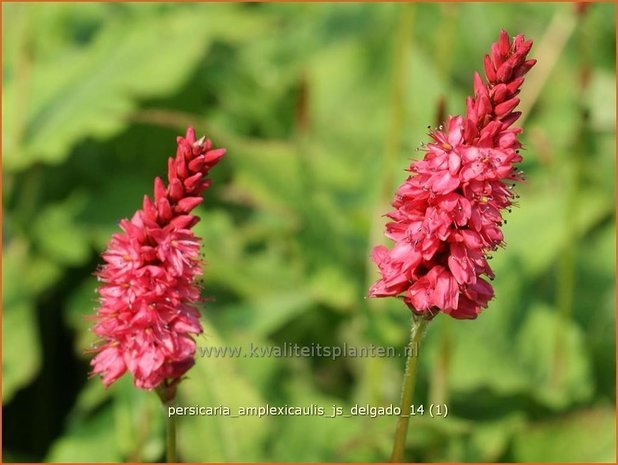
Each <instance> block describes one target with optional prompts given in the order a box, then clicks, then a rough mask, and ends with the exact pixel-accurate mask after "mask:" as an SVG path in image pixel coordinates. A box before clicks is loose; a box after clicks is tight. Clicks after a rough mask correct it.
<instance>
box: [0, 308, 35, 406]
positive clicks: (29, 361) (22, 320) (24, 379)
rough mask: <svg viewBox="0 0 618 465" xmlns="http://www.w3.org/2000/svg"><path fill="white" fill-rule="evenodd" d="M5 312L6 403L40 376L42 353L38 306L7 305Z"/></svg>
mask: <svg viewBox="0 0 618 465" xmlns="http://www.w3.org/2000/svg"><path fill="white" fill-rule="evenodd" d="M3 310H4V311H3V312H2V403H3V404H4V403H7V402H9V401H10V400H11V399H12V398H13V396H14V395H15V392H16V391H17V390H18V389H19V388H20V387H22V386H23V385H25V384H27V383H28V382H30V380H31V379H32V378H33V377H34V376H35V375H36V374H37V373H38V371H39V368H40V365H41V350H40V347H39V340H38V334H37V328H36V321H35V316H34V307H33V305H32V304H30V303H28V302H27V301H25V300H24V301H21V303H19V304H16V305H10V306H3Z"/></svg>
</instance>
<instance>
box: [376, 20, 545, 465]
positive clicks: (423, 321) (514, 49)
mask: <svg viewBox="0 0 618 465" xmlns="http://www.w3.org/2000/svg"><path fill="white" fill-rule="evenodd" d="M531 48H532V41H529V40H526V39H525V38H524V36H523V35H517V36H515V37H514V38H513V39H512V40H511V38H510V37H509V35H508V34H507V33H506V31H501V32H500V37H499V39H498V41H496V42H495V43H494V44H492V46H491V50H490V53H489V54H487V55H485V59H484V68H485V79H483V78H482V77H481V76H480V74H478V73H475V74H474V96H472V97H468V98H467V100H466V112H465V114H464V115H458V116H454V117H453V116H449V117H448V118H447V119H446V121H445V123H444V124H443V125H439V126H438V128H436V129H433V130H430V131H429V136H430V137H431V139H432V140H431V142H430V143H429V144H427V145H425V144H421V146H422V150H423V151H424V152H425V155H424V157H423V159H422V160H415V161H413V162H412V163H411V164H410V166H409V168H408V172H409V173H410V174H409V176H408V178H407V179H406V180H405V182H404V183H403V184H402V185H401V186H399V188H398V190H397V193H396V194H395V199H394V200H393V203H392V206H393V208H394V209H393V210H392V211H391V212H389V213H388V214H387V215H386V216H387V217H388V218H389V219H390V222H389V223H387V225H386V234H385V235H386V237H388V238H389V239H391V240H392V241H393V242H394V244H393V246H392V248H388V247H385V246H377V247H375V248H374V249H373V251H372V259H373V261H374V262H375V263H376V265H377V266H378V269H379V271H380V279H379V280H378V281H377V282H375V283H374V284H373V286H371V288H370V289H369V296H370V297H398V298H401V299H402V300H403V302H404V303H405V304H406V305H407V307H408V308H409V309H410V310H411V312H412V333H411V339H410V352H409V353H408V360H407V365H406V372H405V376H404V383H403V389H402V397H401V409H402V411H401V415H400V417H399V422H398V424H397V430H396V433H395V442H394V446H393V453H392V456H391V461H393V462H398V461H401V460H402V459H403V452H404V449H405V441H406V435H407V429H408V423H409V413H411V412H410V411H409V409H410V405H411V402H412V398H413V394H414V384H415V378H416V366H417V358H418V348H419V344H420V340H421V338H422V335H423V333H424V331H425V327H426V325H427V323H428V321H430V320H431V319H433V318H434V317H435V316H436V315H437V314H438V313H439V312H442V313H445V314H447V315H449V316H451V317H452V318H455V319H469V320H473V319H475V318H477V317H478V315H479V314H480V312H481V311H482V309H484V308H487V306H488V303H489V301H490V300H491V299H492V298H493V297H494V289H493V287H492V285H491V284H490V283H489V281H491V280H493V279H494V272H493V270H492V268H491V266H490V264H489V260H491V258H492V257H491V253H492V252H494V251H496V250H497V249H498V248H499V247H503V246H504V245H505V243H504V236H503V233H502V225H503V224H504V223H505V222H506V219H505V218H504V211H505V210H506V211H508V212H510V211H511V207H512V206H514V205H516V204H517V200H516V199H517V198H518V196H517V194H516V193H515V192H514V191H513V189H514V187H515V184H514V183H515V182H518V181H523V180H524V178H523V173H522V172H521V171H519V170H518V169H517V167H516V165H517V163H519V162H520V161H521V160H522V157H521V155H520V154H519V149H520V148H521V147H522V144H521V142H520V141H519V139H518V135H519V134H520V133H521V131H522V130H521V128H517V127H514V126H513V123H515V121H517V120H518V119H519V117H520V116H521V113H520V112H518V111H515V109H516V107H517V105H518V104H519V102H520V100H519V97H518V95H519V92H520V88H521V85H522V84H523V82H524V76H525V75H526V73H527V72H528V71H529V70H530V69H531V68H532V67H533V66H534V65H535V63H536V60H534V59H528V57H527V56H528V52H529V51H530V49H531Z"/></svg>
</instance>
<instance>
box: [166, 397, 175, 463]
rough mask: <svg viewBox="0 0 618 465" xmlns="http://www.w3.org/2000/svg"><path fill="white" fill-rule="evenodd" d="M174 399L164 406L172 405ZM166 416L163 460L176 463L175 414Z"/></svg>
mask: <svg viewBox="0 0 618 465" xmlns="http://www.w3.org/2000/svg"><path fill="white" fill-rule="evenodd" d="M173 406H174V400H173V399H172V400H170V401H169V402H168V403H167V405H166V407H173ZM166 416H167V448H166V451H165V460H166V462H167V463H176V415H171V416H170V415H166Z"/></svg>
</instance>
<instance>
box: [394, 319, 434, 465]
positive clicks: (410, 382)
mask: <svg viewBox="0 0 618 465" xmlns="http://www.w3.org/2000/svg"><path fill="white" fill-rule="evenodd" d="M427 323H429V320H426V319H425V318H423V317H418V316H415V315H413V316H412V323H411V328H410V343H409V345H408V358H407V360H406V371H405V373H404V375H403V383H402V385H401V404H400V408H401V414H400V415H399V420H398V422H397V429H396V430H395V441H394V442H393V453H392V454H391V462H402V461H403V453H404V451H405V448H406V438H407V436H408V425H409V423H410V407H411V405H412V400H413V399H414V386H415V384H416V371H417V370H416V368H417V360H418V356H419V354H420V347H421V340H422V338H423V335H424V334H425V330H426V329H427Z"/></svg>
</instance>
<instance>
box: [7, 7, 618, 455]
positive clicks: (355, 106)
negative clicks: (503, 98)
mask: <svg viewBox="0 0 618 465" xmlns="http://www.w3.org/2000/svg"><path fill="white" fill-rule="evenodd" d="M2 11H3V23H2V34H3V36H2V38H3V41H2V43H3V45H2V47H3V48H2V51H3V63H2V76H3V84H4V86H3V89H2V98H3V106H2V120H3V128H2V131H3V132H2V154H3V157H2V168H3V174H2V181H3V182H2V184H3V186H2V189H3V191H2V193H3V215H4V222H3V254H2V269H3V278H2V291H3V293H2V307H3V314H2V316H3V324H2V327H3V332H2V354H3V358H2V374H3V376H2V392H3V448H4V451H3V455H4V461H7V462H9V461H24V460H25V461H41V460H50V461H119V460H132V461H140V460H143V461H156V460H161V459H162V457H163V455H162V454H163V448H164V445H163V440H162V434H163V429H164V424H163V418H162V413H161V408H160V406H159V405H158V401H157V399H156V396H154V395H153V394H150V393H146V392H143V391H138V390H135V389H134V388H133V387H132V385H131V382H130V379H128V378H127V377H125V378H123V379H122V380H120V381H119V382H118V383H116V384H115V385H114V386H112V387H111V388H110V389H108V390H104V389H103V387H102V386H101V383H100V382H99V381H98V380H97V379H88V377H87V374H88V360H89V356H88V354H85V353H84V351H85V349H87V348H88V347H89V344H90V343H92V342H93V341H92V337H91V335H90V334H89V332H88V326H89V324H90V321H89V320H88V319H87V318H85V316H87V315H92V313H93V311H94V307H95V305H96V302H95V299H94V293H93V291H94V288H95V285H96V281H95V280H94V278H93V277H92V272H93V271H94V270H95V268H96V266H97V264H98V263H99V261H100V260H99V253H100V252H101V250H102V249H103V247H104V246H105V243H106V241H107V240H108V238H109V236H110V234H111V233H112V232H113V231H115V230H116V229H117V222H118V220H119V219H120V218H123V217H126V216H130V215H131V214H132V212H133V211H134V210H135V209H136V208H138V207H139V206H140V202H141V198H142V195H143V194H144V193H150V191H151V188H152V187H151V186H152V179H153V177H154V176H155V175H161V174H163V173H164V170H165V167H166V156H167V155H169V154H171V153H172V152H173V150H174V147H175V144H174V140H175V139H174V138H175V136H176V135H177V134H180V133H182V132H183V131H184V129H185V128H186V126H187V125H189V124H191V125H194V126H195V127H196V129H197V132H198V133H206V134H207V135H208V136H209V137H210V138H211V139H213V141H214V142H215V144H216V145H219V146H225V147H227V148H228V156H227V157H226V158H225V159H224V160H223V161H222V162H221V164H220V165H219V166H217V168H216V170H215V171H214V172H213V177H214V180H215V183H214V186H213V188H212V189H210V190H209V191H208V192H207V201H206V202H205V205H203V206H201V207H199V214H200V216H201V217H202V218H203V220H202V222H201V223H200V224H199V225H198V226H197V227H196V229H197V232H198V234H199V235H200V236H202V237H203V238H204V241H205V245H206V248H205V255H206V258H207V266H206V268H205V278H204V287H205V292H206V294H207V295H209V296H212V300H211V301H209V302H207V304H206V305H205V308H204V320H205V322H206V323H205V324H206V333H205V337H203V338H200V339H199V344H200V345H201V346H218V345H225V344H248V343H249V342H251V343H253V344H256V345H258V344H263V345H281V344H283V343H298V344H302V345H311V344H312V343H320V344H322V345H342V344H343V343H344V342H345V343H347V344H349V345H357V346H361V345H365V346H366V345H369V344H374V345H387V346H389V345H393V346H403V345H404V344H405V343H406V338H407V335H408V322H409V314H408V310H407V309H406V308H404V307H403V306H402V305H401V304H400V302H397V301H396V300H395V299H390V300H388V301H367V300H365V299H364V296H365V294H366V289H367V286H368V284H370V283H371V282H372V281H373V280H374V279H375V277H376V274H375V270H374V267H373V265H372V264H371V263H369V261H368V255H369V250H370V247H371V246H373V245H375V244H376V243H378V242H383V241H384V239H383V236H382V231H383V225H384V218H382V217H381V214H382V213H384V212H386V211H387V209H388V202H389V199H390V197H391V196H392V194H393V192H394V190H395V187H396V185H397V184H398V183H399V182H401V181H403V179H404V178H405V176H406V174H405V173H404V171H403V170H404V168H406V167H407V165H408V163H409V159H410V157H412V156H417V155H418V154H417V153H415V152H414V148H415V147H417V146H418V145H419V143H420V141H423V140H426V136H425V135H424V132H425V131H426V126H427V125H428V124H431V125H436V124H439V122H440V121H439V119H440V117H443V116H444V115H443V114H442V115H441V111H440V110H439V108H440V102H442V105H443V106H445V109H446V112H447V113H450V114H455V113H461V112H462V111H463V108H464V98H465V96H466V95H468V94H470V92H471V87H472V73H473V71H474V70H478V69H480V68H481V65H482V58H483V54H484V53H485V52H486V51H487V50H488V49H489V46H490V44H491V43H492V42H493V41H494V40H495V39H496V38H497V35H498V31H499V30H500V28H505V29H506V30H507V31H508V32H509V33H510V34H518V33H524V34H525V35H526V36H527V37H529V38H532V39H533V40H534V41H535V48H534V49H533V52H532V55H533V56H535V57H536V58H538V60H539V64H538V66H537V67H536V68H535V69H534V70H533V71H532V72H531V73H530V75H529V78H528V80H527V82H526V84H525V85H524V90H523V92H522V99H523V101H522V107H523V109H524V111H525V112H526V113H525V116H526V120H525V124H524V126H525V132H524V136H523V138H524V142H525V144H526V148H527V150H526V151H525V161H524V163H523V166H522V168H523V169H524V170H525V172H526V174H527V179H528V180H527V182H526V183H525V184H524V185H522V186H520V187H519V193H520V194H521V199H520V204H521V208H517V209H515V210H514V211H513V213H512V214H511V215H509V218H508V225H506V226H505V235H506V239H507V243H508V246H507V247H506V248H505V249H504V250H499V251H498V252H497V253H496V254H495V258H494V260H493V264H494V269H495V271H496V275H497V278H496V280H495V281H494V286H495V288H496V298H495V300H494V301H492V302H491V304H490V308H489V309H488V310H486V311H485V312H484V313H482V314H481V316H480V317H479V318H478V320H476V321H473V322H469V321H452V320H449V319H448V318H446V317H444V316H443V315H440V316H439V317H437V318H436V319H435V320H434V322H433V323H432V324H431V325H430V327H429V331H428V335H427V337H426V340H425V341H424V346H423V355H422V357H421V367H420V370H421V371H420V381H419V386H418V389H417V395H416V398H417V403H423V404H425V405H429V404H430V403H446V404H447V405H448V407H449V416H448V417H447V418H445V419H440V418H430V417H429V416H428V415H424V416H423V417H416V418H414V419H413V420H412V422H411V430H412V431H411V434H410V435H409V451H408V456H409V458H410V459H411V460H414V461H483V462H491V461H579V462H594V461H614V460H615V421H614V420H615V413H614V411H615V374H616V373H615V364H616V360H615V271H616V270H615V172H616V166H615V41H614V37H615V5H613V4H610V3H606V4H601V3H599V4H591V5H589V6H588V7H587V8H586V9H585V11H583V12H581V11H580V13H579V14H578V13H576V7H575V5H572V4H552V3H535V4H521V3H517V4H509V3H501V4H487V3H471V4H455V3H450V4H414V5H401V4H337V3H335V4H259V5H255V4H226V5H224V4H152V3H135V4H132V3H123V4H116V3H113V4H111V3H110V4H103V3H90V4H70V3H62V4H60V3H59V4H16V3H12V4H3V5H2ZM402 367H403V360H402V359H394V358H371V359H367V358H365V359H363V358H340V359H337V360H335V361H333V360H330V359H317V358H316V359H311V358H279V359H273V358H271V359H249V358H238V359H233V358H211V359H198V361H197V363H196V366H195V367H194V368H193V369H192V370H191V372H190V376H189V379H188V380H187V381H186V382H183V383H182V385H181V388H180V392H179V403H180V404H181V405H195V404H200V405H213V406H214V405H219V404H223V405H228V406H230V407H235V406H243V405H244V406H252V405H256V406H257V405H263V404H266V403H269V404H271V405H286V404H287V405H298V406H307V405H311V404H318V405H322V406H325V407H326V411H327V412H330V408H331V406H332V405H333V404H335V405H339V406H343V407H344V408H346V409H347V408H349V407H350V406H352V405H354V404H356V403H358V404H363V405H364V404H367V403H369V404H372V405H388V404H391V403H393V404H396V403H397V402H398V401H399V384H400V380H401V375H402ZM394 426H395V418H394V417H378V418H367V417H358V418H335V419H330V418H323V417H294V416H289V417H263V418H257V417H244V418H237V419H230V418H226V417H184V418H181V419H180V424H179V428H180V432H179V434H180V438H179V444H180V451H181V457H182V459H184V460H187V461H305V462H307V461H382V460H385V459H386V458H387V457H388V453H389V451H390V444H391V440H392V435H393V432H394Z"/></svg>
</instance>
